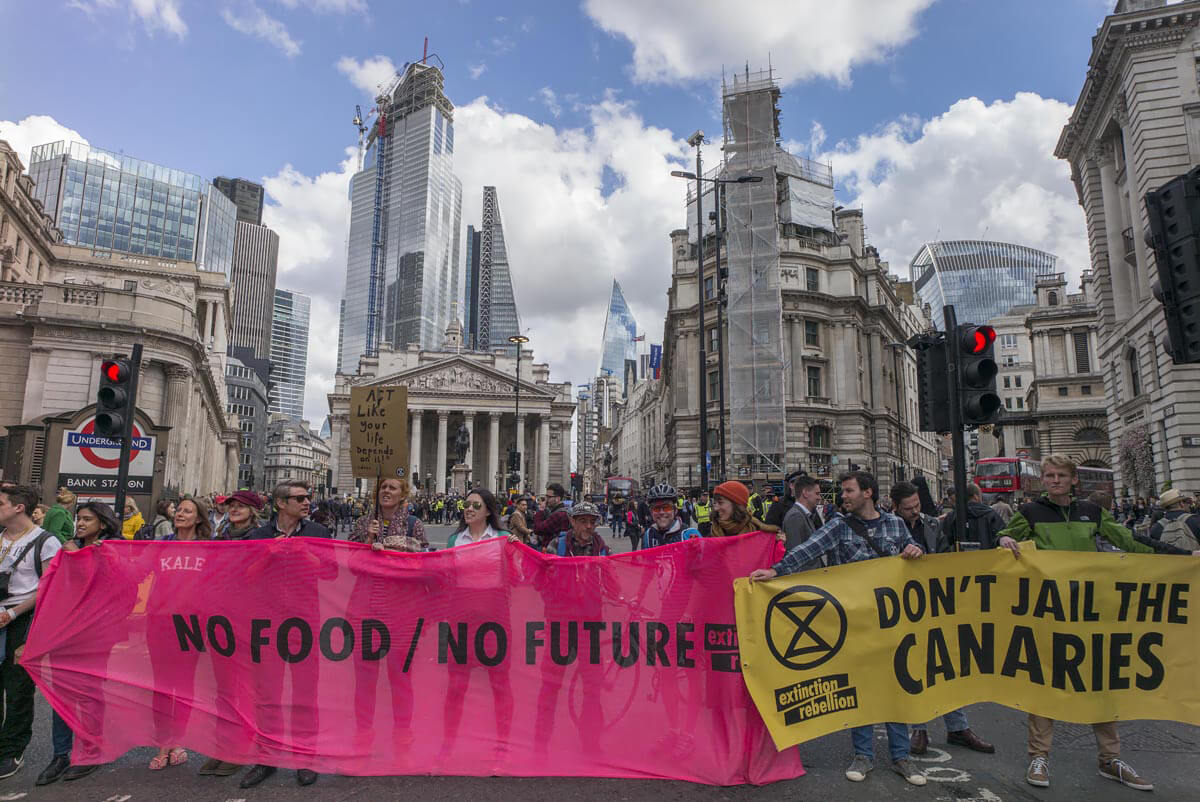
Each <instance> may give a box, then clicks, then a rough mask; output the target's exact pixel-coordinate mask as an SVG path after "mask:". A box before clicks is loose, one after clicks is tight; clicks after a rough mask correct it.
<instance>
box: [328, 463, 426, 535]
mask: <svg viewBox="0 0 1200 802" xmlns="http://www.w3.org/2000/svg"><path fill="white" fill-rule="evenodd" d="M411 492H412V488H411V487H410V485H409V484H408V482H407V481H405V480H404V479H397V478H395V477H390V476H389V477H387V478H385V479H382V480H381V481H380V482H379V503H378V505H376V508H375V509H374V510H372V511H371V512H369V513H367V514H366V515H364V516H362V517H361V518H359V519H358V520H357V521H356V522H355V523H354V531H352V532H351V533H350V536H349V538H348V540H351V541H353V542H355V543H366V544H368V545H370V546H374V545H376V544H379V546H380V548H387V549H394V550H397V551H424V550H425V549H427V548H429V538H427V537H426V536H425V525H424V524H422V523H421V519H420V518H418V517H417V516H415V515H412V514H410V512H409V506H408V497H409V494H410V493H411Z"/></svg>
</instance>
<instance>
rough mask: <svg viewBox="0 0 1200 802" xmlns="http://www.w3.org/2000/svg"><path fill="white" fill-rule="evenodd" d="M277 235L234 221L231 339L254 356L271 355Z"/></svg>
mask: <svg viewBox="0 0 1200 802" xmlns="http://www.w3.org/2000/svg"><path fill="white" fill-rule="evenodd" d="M278 265H279V235H278V234H276V233H275V232H274V231H272V230H271V229H269V228H267V227H266V226H258V225H254V224H253V223H246V222H243V221H241V220H238V221H237V228H236V234H235V237H234V241H233V276H232V278H231V281H232V282H233V339H232V340H231V344H232V345H234V346H239V347H243V348H249V349H251V350H252V351H253V352H254V356H255V357H257V358H258V359H269V358H270V356H271V327H272V325H274V324H273V320H274V317H273V315H272V309H273V308H274V305H275V274H276V271H277V268H278Z"/></svg>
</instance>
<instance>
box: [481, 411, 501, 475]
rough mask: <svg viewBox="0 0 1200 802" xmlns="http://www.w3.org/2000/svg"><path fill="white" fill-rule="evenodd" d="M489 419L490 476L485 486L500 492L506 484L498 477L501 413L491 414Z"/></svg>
mask: <svg viewBox="0 0 1200 802" xmlns="http://www.w3.org/2000/svg"><path fill="white" fill-rule="evenodd" d="M488 418H489V421H488V422H489V424H490V426H489V427H488V429H489V431H488V475H487V481H486V482H484V486H485V487H488V488H490V489H491V490H493V491H495V492H499V491H500V487H501V485H502V484H504V483H503V482H501V481H500V477H499V476H497V474H499V473H500V413H499V412H489V413H488Z"/></svg>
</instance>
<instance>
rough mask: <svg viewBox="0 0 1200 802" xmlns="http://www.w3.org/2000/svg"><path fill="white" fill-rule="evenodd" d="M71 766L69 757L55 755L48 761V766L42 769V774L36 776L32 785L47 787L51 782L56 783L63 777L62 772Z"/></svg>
mask: <svg viewBox="0 0 1200 802" xmlns="http://www.w3.org/2000/svg"><path fill="white" fill-rule="evenodd" d="M70 765H71V756H70V755H55V756H54V759H53V760H51V761H50V765H49V766H47V767H46V768H44V769H42V773H41V774H39V775H38V778H37V780H36V781H34V783H33V784H34V785H49V784H50V783H52V782H57V781H58V779H59V778H60V777H62V776H63V772H64V771H66V770H67V768H68V767H69V766H70Z"/></svg>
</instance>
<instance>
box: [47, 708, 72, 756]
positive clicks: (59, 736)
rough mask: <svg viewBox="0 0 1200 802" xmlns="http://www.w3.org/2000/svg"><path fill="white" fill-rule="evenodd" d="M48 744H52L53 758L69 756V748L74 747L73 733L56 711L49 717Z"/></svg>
mask: <svg viewBox="0 0 1200 802" xmlns="http://www.w3.org/2000/svg"><path fill="white" fill-rule="evenodd" d="M50 742H51V743H53V744H54V756H55V757H64V756H66V755H69V754H71V747H73V746H74V745H75V733H73V732H71V728H70V727H68V726H67V722H65V721H63V719H62V716H60V715H59V714H58V711H53V713H52V715H51V719H50Z"/></svg>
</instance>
